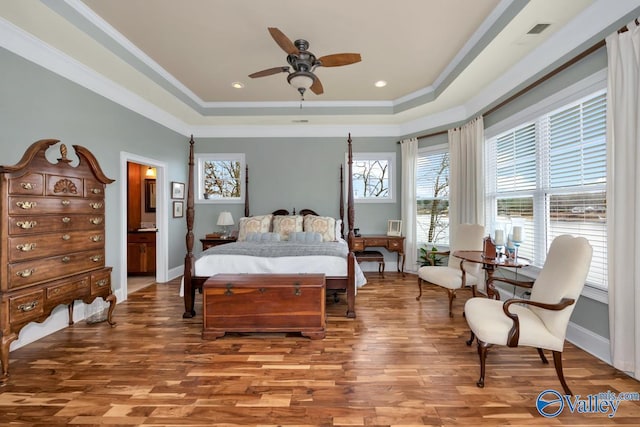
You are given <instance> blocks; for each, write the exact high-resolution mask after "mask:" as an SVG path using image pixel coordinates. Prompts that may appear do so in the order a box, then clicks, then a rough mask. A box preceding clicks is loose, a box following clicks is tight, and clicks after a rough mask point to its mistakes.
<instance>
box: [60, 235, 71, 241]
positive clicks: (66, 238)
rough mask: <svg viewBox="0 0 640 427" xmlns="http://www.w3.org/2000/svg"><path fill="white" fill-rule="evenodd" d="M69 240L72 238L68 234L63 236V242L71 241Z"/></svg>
mask: <svg viewBox="0 0 640 427" xmlns="http://www.w3.org/2000/svg"><path fill="white" fill-rule="evenodd" d="M69 239H71V236H69V235H68V234H63V235H62V240H69Z"/></svg>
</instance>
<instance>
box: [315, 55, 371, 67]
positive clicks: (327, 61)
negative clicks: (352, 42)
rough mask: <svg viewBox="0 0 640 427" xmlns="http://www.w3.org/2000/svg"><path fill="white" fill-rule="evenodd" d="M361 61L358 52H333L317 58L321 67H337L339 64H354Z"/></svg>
mask: <svg viewBox="0 0 640 427" xmlns="http://www.w3.org/2000/svg"><path fill="white" fill-rule="evenodd" d="M360 61H362V58H361V57H360V54H359V53H334V54H333V55H325V56H321V57H320V58H318V62H320V64H321V65H322V66H323V67H339V66H341V65H349V64H355V63H356V62H360Z"/></svg>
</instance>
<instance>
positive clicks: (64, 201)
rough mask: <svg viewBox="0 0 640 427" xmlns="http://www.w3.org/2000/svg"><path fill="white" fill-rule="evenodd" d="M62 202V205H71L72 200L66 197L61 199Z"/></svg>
mask: <svg viewBox="0 0 640 427" xmlns="http://www.w3.org/2000/svg"><path fill="white" fill-rule="evenodd" d="M60 203H62V206H69V205H70V204H71V201H70V200H67V199H64V200H63V201H61V202H60Z"/></svg>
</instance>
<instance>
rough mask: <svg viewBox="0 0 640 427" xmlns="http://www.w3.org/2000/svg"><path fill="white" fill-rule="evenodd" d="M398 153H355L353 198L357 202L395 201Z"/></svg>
mask: <svg viewBox="0 0 640 427" xmlns="http://www.w3.org/2000/svg"><path fill="white" fill-rule="evenodd" d="M395 162H396V153H354V154H353V165H352V179H353V199H354V201H356V202H361V203H362V202H364V203H367V202H378V203H381V202H382V203H384V202H387V203H392V202H395V194H394V191H393V174H394V173H395V170H394V168H395Z"/></svg>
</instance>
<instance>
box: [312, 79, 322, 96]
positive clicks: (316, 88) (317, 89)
mask: <svg viewBox="0 0 640 427" xmlns="http://www.w3.org/2000/svg"><path fill="white" fill-rule="evenodd" d="M309 89H311V92H313V93H315V94H316V95H322V94H323V93H324V89H323V88H322V83H320V79H319V78H318V76H316V79H315V80H314V81H313V84H312V85H311V87H310V88H309Z"/></svg>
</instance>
